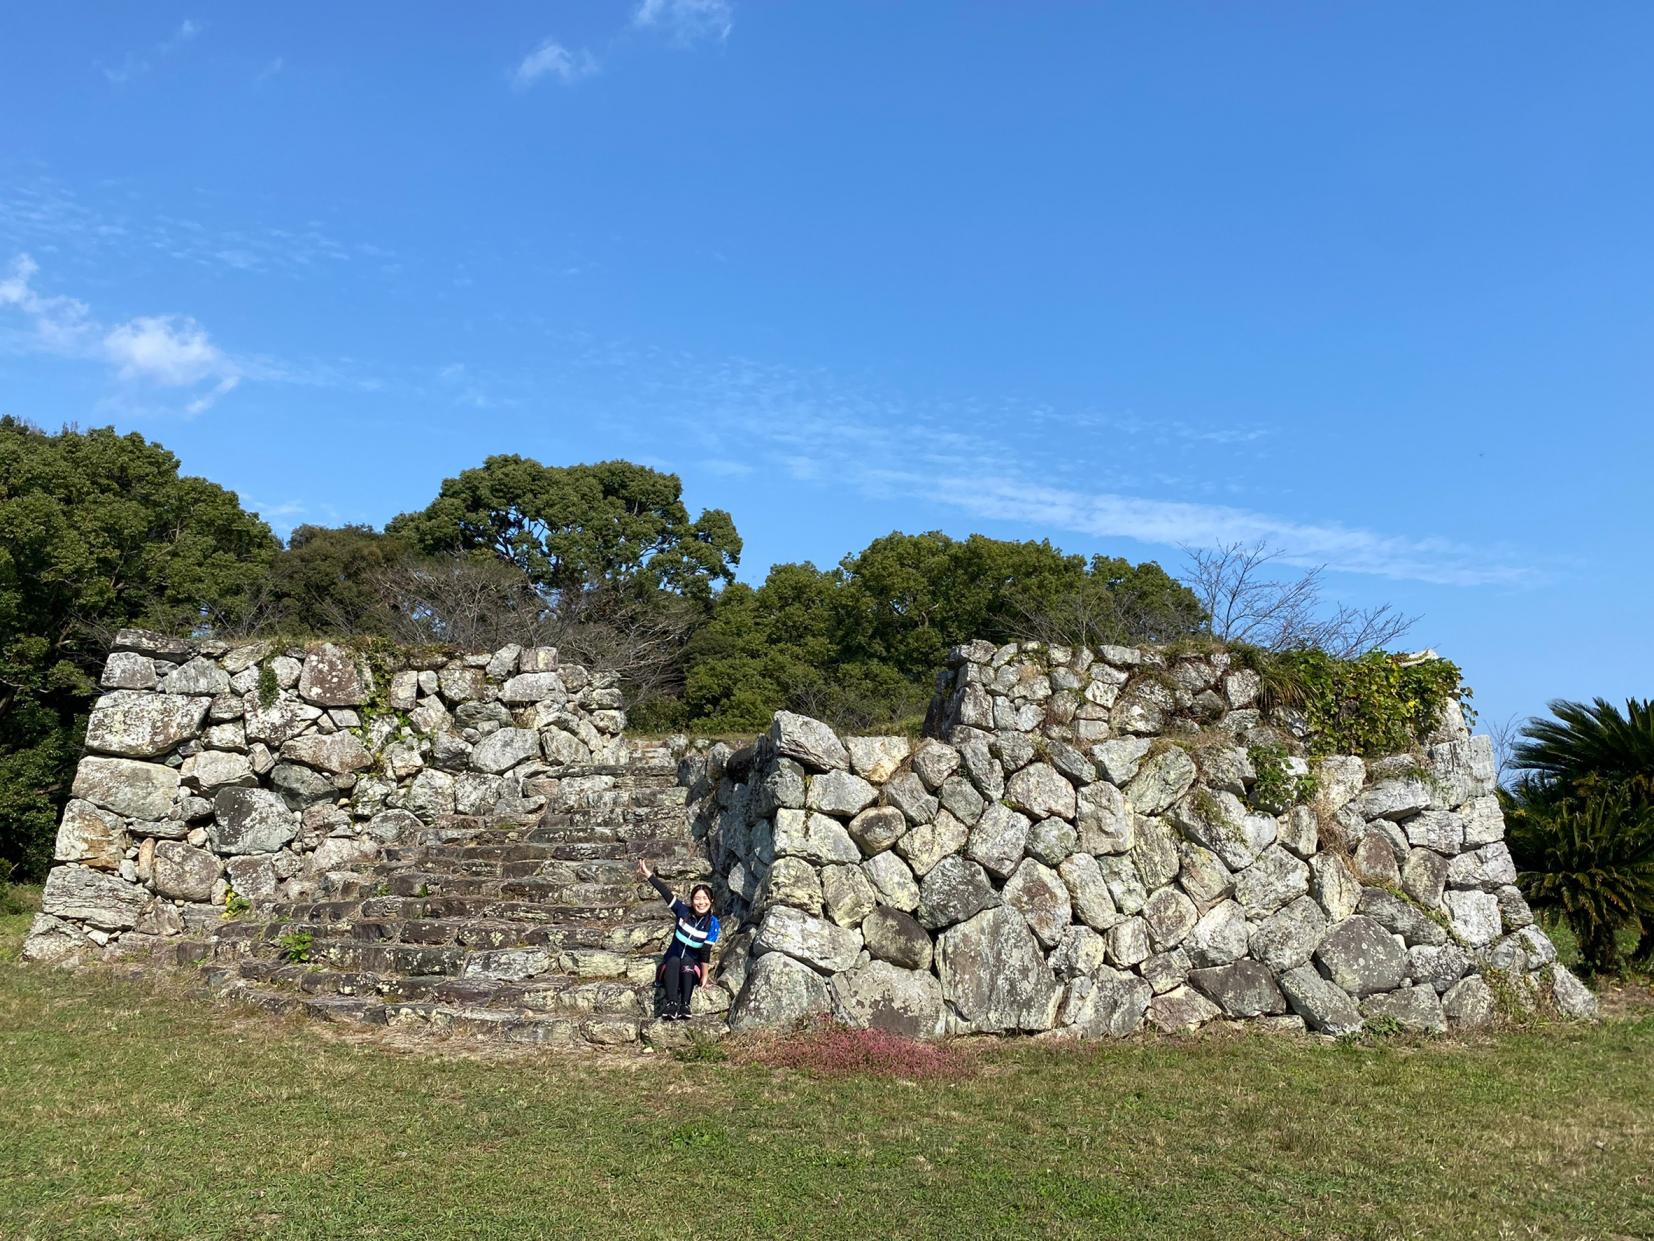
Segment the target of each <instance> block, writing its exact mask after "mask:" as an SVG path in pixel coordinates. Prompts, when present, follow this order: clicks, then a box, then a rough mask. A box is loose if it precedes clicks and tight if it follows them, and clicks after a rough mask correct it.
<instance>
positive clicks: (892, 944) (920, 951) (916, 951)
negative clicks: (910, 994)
mask: <svg viewBox="0 0 1654 1241" xmlns="http://www.w3.org/2000/svg"><path fill="white" fill-rule="evenodd" d="M861 935H862V944H863V946H864V947H865V948H866V949H867V952H868V955H870V956H871V957H872V958H873V959H874V960H875V961H889V962H890V963H891V964H892V965H898V966H900V967H901V968H902V969H906V970H928V969H929V968H930V962H931V956H932V948H931V942H930V936H929V935H927V934H926V933H925V929H924V928H923V927H922V926H920V925H919V924H918V922H917V921H915V920H914V918H913V917H912V915H910V914H907V913H904V912H902V911H901V910H900V909H892V908H890V907H889V906H888V905H880V906H878V907H877V908H875V909H874V910H873V912H872V913H870V914H868V915H867V917H866V918H864V919H863V920H862V924H861Z"/></svg>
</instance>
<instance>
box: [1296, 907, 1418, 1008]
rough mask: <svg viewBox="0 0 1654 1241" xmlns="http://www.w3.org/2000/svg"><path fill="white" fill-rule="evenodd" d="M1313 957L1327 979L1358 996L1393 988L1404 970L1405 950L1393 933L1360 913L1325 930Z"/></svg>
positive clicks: (1398, 982) (1403, 974) (1402, 975)
mask: <svg viewBox="0 0 1654 1241" xmlns="http://www.w3.org/2000/svg"><path fill="white" fill-rule="evenodd" d="M1315 959H1316V961H1318V962H1319V963H1320V965H1321V968H1322V969H1323V970H1325V971H1326V974H1327V977H1328V978H1330V979H1331V980H1332V981H1333V982H1334V983H1336V984H1337V985H1338V986H1339V987H1340V988H1341V989H1342V990H1344V991H1347V992H1348V993H1349V994H1350V995H1353V996H1355V997H1357V998H1360V997H1362V996H1368V995H1373V994H1376V993H1377V992H1380V991H1394V990H1395V989H1396V988H1397V987H1399V986H1400V985H1401V980H1402V978H1404V977H1405V976H1406V973H1407V950H1406V949H1405V948H1403V947H1402V945H1401V943H1400V942H1399V941H1398V940H1397V939H1396V937H1395V936H1394V935H1391V934H1390V932H1388V931H1386V930H1385V929H1384V928H1383V927H1382V926H1380V925H1379V924H1378V923H1377V922H1375V921H1373V919H1371V918H1368V917H1365V916H1363V915H1361V914H1356V915H1355V916H1354V917H1351V918H1346V919H1345V920H1344V921H1343V922H1340V923H1338V924H1337V925H1336V926H1334V927H1333V928H1332V929H1331V930H1330V931H1328V932H1327V934H1326V936H1325V937H1324V938H1323V939H1322V940H1321V945H1320V947H1319V948H1317V949H1316V951H1315Z"/></svg>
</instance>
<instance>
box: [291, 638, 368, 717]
mask: <svg viewBox="0 0 1654 1241" xmlns="http://www.w3.org/2000/svg"><path fill="white" fill-rule="evenodd" d="M372 688H373V681H372V678H370V677H369V676H368V675H367V674H366V672H365V670H364V669H362V668H361V667H359V666H358V663H357V659H356V655H355V653H354V652H352V651H348V650H346V649H345V648H344V647H342V646H336V645H334V644H332V643H324V644H323V645H321V646H318V647H317V648H315V649H314V650H312V651H310V652H308V653H307V654H306V655H305V657H304V671H303V672H301V673H300V674H299V695H300V697H302V698H303V699H304V700H305V701H306V702H313V703H315V704H316V705H317V706H318V707H356V706H360V705H362V704H363V703H365V702H366V701H367V700H368V695H369V693H370V691H371V690H372Z"/></svg>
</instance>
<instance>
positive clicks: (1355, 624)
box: [1183, 541, 1418, 659]
mask: <svg viewBox="0 0 1654 1241" xmlns="http://www.w3.org/2000/svg"><path fill="white" fill-rule="evenodd" d="M1183 552H1184V554H1185V555H1186V556H1188V558H1189V571H1188V572H1187V573H1186V574H1185V575H1184V578H1183V581H1184V584H1185V585H1187V586H1188V587H1189V589H1190V590H1192V591H1194V593H1195V596H1196V597H1197V598H1198V599H1199V600H1200V603H1201V606H1202V607H1204V608H1205V609H1206V612H1207V615H1208V616H1209V617H1210V618H1211V619H1210V621H1209V622H1208V624H1209V626H1210V628H1211V632H1212V634H1213V636H1214V637H1218V638H1222V639H1224V640H1225V641H1228V642H1247V643H1250V644H1251V645H1253V646H1260V647H1263V648H1264V649H1265V650H1270V651H1285V650H1294V649H1306V648H1313V649H1317V650H1323V651H1326V652H1327V653H1328V654H1331V655H1336V656H1338V657H1339V658H1342V659H1348V658H1351V657H1353V656H1356V655H1361V654H1365V653H1366V652H1367V651H1370V650H1374V649H1376V648H1378V647H1383V646H1388V645H1390V644H1391V643H1392V642H1394V641H1395V640H1396V639H1397V638H1399V637H1401V636H1402V635H1403V634H1405V633H1407V631H1408V630H1410V629H1411V628H1412V627H1413V626H1414V625H1415V624H1416V623H1417V622H1418V617H1416V616H1407V615H1405V614H1404V613H1402V612H1399V611H1397V610H1396V609H1395V608H1394V607H1392V606H1391V605H1390V604H1388V603H1383V604H1379V605H1378V606H1377V607H1371V608H1352V607H1347V606H1345V605H1344V604H1334V605H1332V607H1331V610H1330V611H1328V610H1326V609H1325V607H1324V605H1323V603H1322V600H1321V572H1322V571H1321V569H1320V568H1314V569H1309V570H1306V571H1304V572H1302V573H1300V574H1298V575H1297V576H1296V577H1285V578H1283V577H1277V576H1275V575H1273V574H1272V573H1271V572H1270V567H1271V566H1272V565H1274V564H1276V563H1277V562H1279V561H1281V559H1282V557H1283V556H1284V555H1285V553H1284V552H1282V551H1281V550H1280V549H1271V548H1270V547H1269V545H1268V544H1266V543H1264V542H1262V541H1259V542H1256V543H1225V544H1221V545H1219V546H1217V547H1211V548H1204V547H1190V546H1187V545H1185V546H1184V548H1183Z"/></svg>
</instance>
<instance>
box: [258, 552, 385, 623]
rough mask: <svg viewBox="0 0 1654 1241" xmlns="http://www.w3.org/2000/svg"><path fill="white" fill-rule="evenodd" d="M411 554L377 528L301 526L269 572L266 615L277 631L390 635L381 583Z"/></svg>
mask: <svg viewBox="0 0 1654 1241" xmlns="http://www.w3.org/2000/svg"><path fill="white" fill-rule="evenodd" d="M407 553H408V547H407V544H406V543H405V542H403V541H402V540H401V539H398V538H394V537H392V536H390V535H384V534H380V533H379V532H378V531H377V530H375V529H374V528H373V527H372V526H363V525H349V526H337V527H329V526H299V527H298V528H297V529H295V530H294V531H293V533H292V534H291V535H290V536H289V537H288V540H287V548H286V550H284V551H283V552H282V553H281V554H280V555H279V556H277V557H276V559H275V561H274V562H273V563H272V564H271V566H270V581H269V588H268V595H267V604H266V608H267V611H268V612H270V613H272V614H273V616H272V618H271V621H270V623H272V624H273V625H274V627H275V628H277V629H290V630H295V631H306V630H313V631H317V632H324V633H340V634H373V635H386V636H388V635H389V634H390V632H391V630H390V626H389V624H388V618H387V616H386V611H385V604H384V592H383V590H382V588H381V586H380V582H379V579H380V578H381V577H382V576H383V575H384V574H385V573H386V572H388V571H389V570H390V569H391V568H392V567H393V566H394V565H396V564H397V563H398V562H399V561H401V559H402V558H403V557H404V556H406V555H407Z"/></svg>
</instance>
